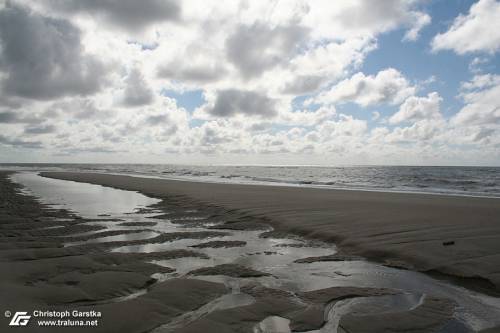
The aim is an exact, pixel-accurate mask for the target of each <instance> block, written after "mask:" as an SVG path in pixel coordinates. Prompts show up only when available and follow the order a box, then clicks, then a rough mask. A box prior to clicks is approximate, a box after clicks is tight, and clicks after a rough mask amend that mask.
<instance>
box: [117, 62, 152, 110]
mask: <svg viewBox="0 0 500 333" xmlns="http://www.w3.org/2000/svg"><path fill="white" fill-rule="evenodd" d="M153 99H154V95H153V91H152V90H151V88H150V87H149V86H148V84H147V82H146V81H145V79H144V76H143V75H142V74H141V72H140V70H138V69H137V68H134V69H133V70H132V71H131V72H130V73H129V75H128V76H127V78H126V79H125V91H124V98H123V105H124V106H126V107H136V106H143V105H148V104H151V103H152V102H153Z"/></svg>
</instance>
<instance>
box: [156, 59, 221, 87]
mask: <svg viewBox="0 0 500 333" xmlns="http://www.w3.org/2000/svg"><path fill="white" fill-rule="evenodd" d="M225 74H226V70H225V69H224V67H222V66H218V65H215V66H190V65H189V64H187V65H183V64H182V63H181V62H173V63H171V64H169V65H166V66H163V67H161V68H160V69H159V71H158V76H159V77H163V78H169V79H174V80H178V81H187V82H193V83H207V82H214V81H217V80H219V79H221V78H222V77H223V76H224V75H225Z"/></svg>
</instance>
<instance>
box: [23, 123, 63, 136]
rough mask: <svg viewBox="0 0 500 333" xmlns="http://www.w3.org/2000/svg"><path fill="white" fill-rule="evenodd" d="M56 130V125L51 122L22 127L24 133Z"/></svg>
mask: <svg viewBox="0 0 500 333" xmlns="http://www.w3.org/2000/svg"><path fill="white" fill-rule="evenodd" d="M54 132H56V127H55V126H54V125H51V124H45V125H38V126H30V127H27V128H25V129H24V133H25V134H49V133H54Z"/></svg>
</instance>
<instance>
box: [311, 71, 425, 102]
mask: <svg viewBox="0 0 500 333" xmlns="http://www.w3.org/2000/svg"><path fill="white" fill-rule="evenodd" d="M414 93H415V87H413V86H411V85H410V83H409V82H408V80H406V78H405V77H404V76H403V75H402V74H401V73H400V72H399V71H397V70H396V69H394V68H388V69H385V70H383V71H380V72H378V73H377V75H375V76H373V75H368V76H366V75H365V74H363V73H361V72H359V73H356V74H354V75H353V76H352V77H351V78H349V79H345V80H343V81H340V82H339V83H338V84H337V85H335V86H333V87H332V88H331V89H330V90H329V91H327V92H324V93H321V94H320V95H319V96H318V97H317V98H316V99H315V102H316V103H322V104H329V103H345V102H353V103H356V104H359V105H361V106H364V107H367V106H371V105H377V104H399V103H401V102H403V101H404V100H405V99H406V98H407V97H409V96H411V95H413V94H414Z"/></svg>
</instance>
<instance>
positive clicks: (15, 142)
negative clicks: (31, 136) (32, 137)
mask: <svg viewBox="0 0 500 333" xmlns="http://www.w3.org/2000/svg"><path fill="white" fill-rule="evenodd" d="M0 144H3V145H6V146H12V147H21V148H32V149H39V148H42V143H41V142H40V141H25V140H21V139H11V138H8V137H6V136H5V135H0Z"/></svg>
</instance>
